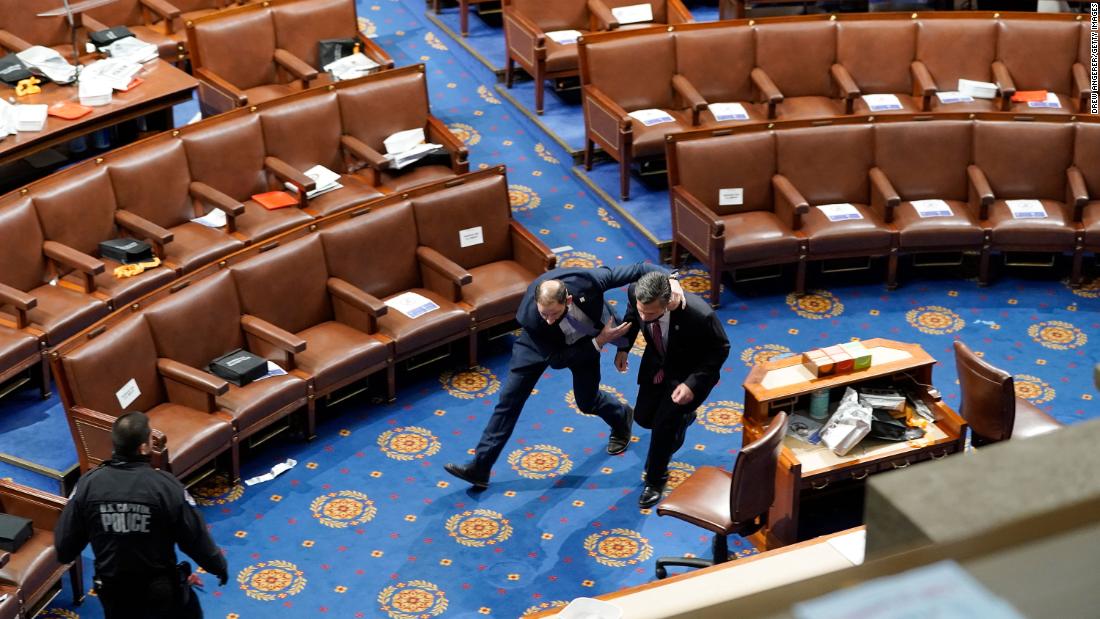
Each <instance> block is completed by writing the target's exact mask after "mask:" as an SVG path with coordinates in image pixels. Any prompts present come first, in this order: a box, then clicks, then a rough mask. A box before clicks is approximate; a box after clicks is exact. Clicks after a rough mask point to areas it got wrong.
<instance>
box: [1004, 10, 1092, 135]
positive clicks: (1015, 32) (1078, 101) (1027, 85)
mask: <svg viewBox="0 0 1100 619" xmlns="http://www.w3.org/2000/svg"><path fill="white" fill-rule="evenodd" d="M997 28H998V33H997V60H996V61H994V63H993V74H994V77H995V79H996V81H997V83H998V84H1000V86H1001V95H1002V96H1001V109H1002V110H1005V111H1013V112H1025V113H1029V114H1030V113H1037V112H1038V113H1055V114H1071V113H1073V112H1081V113H1087V112H1088V104H1087V95H1085V94H1084V93H1085V92H1086V91H1088V90H1089V82H1088V80H1087V79H1085V78H1087V77H1088V73H1087V71H1086V70H1085V66H1086V65H1082V64H1081V63H1080V62H1078V61H1077V48H1078V41H1077V37H1078V36H1080V35H1081V34H1086V33H1087V31H1085V32H1083V31H1082V30H1081V27H1080V26H1079V25H1078V24H1076V23H1074V22H1056V21H1049V22H1048V21H1038V20H1035V21H1024V20H1006V21H1001V22H998V23H997ZM1086 36H1087V34H1086ZM1017 90H1046V91H1047V92H1049V93H1054V94H1056V95H1058V100H1059V102H1060V103H1061V105H1062V107H1060V108H1043V107H1029V106H1028V104H1027V103H1023V102H1013V101H1012V100H1011V99H1012V95H1013V94H1014V93H1015V92H1016V91H1017Z"/></svg>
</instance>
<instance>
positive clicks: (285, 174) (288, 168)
mask: <svg viewBox="0 0 1100 619" xmlns="http://www.w3.org/2000/svg"><path fill="white" fill-rule="evenodd" d="M264 169H265V170H267V171H268V172H271V173H272V174H274V175H275V178H277V179H279V180H280V181H282V182H286V183H290V184H291V185H294V186H295V187H296V188H297V189H298V196H299V197H300V198H302V200H303V201H304V200H305V195H306V192H307V191H313V190H314V189H316V188H317V181H315V180H313V179H312V178H310V177H308V176H306V175H305V174H304V173H302V172H301V171H300V170H298V169H297V168H295V167H294V166H292V165H290V164H289V163H287V162H285V161H283V160H282V159H279V158H278V157H271V156H268V157H264Z"/></svg>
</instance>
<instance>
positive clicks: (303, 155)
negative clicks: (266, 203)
mask: <svg viewBox="0 0 1100 619" xmlns="http://www.w3.org/2000/svg"><path fill="white" fill-rule="evenodd" d="M423 70H424V68H423V66H422V65H418V66H414V67H405V68H402V69H397V70H393V71H387V72H384V73H379V74H376V75H371V76H367V77H364V78H360V79H357V80H352V81H347V82H341V83H339V84H335V85H329V86H325V87H320V88H315V89H311V90H309V91H305V92H302V93H299V94H296V95H293V96H291V97H288V98H285V99H282V100H279V101H273V102H271V103H269V104H264V105H260V106H253V107H251V108H248V109H241V110H238V111H235V112H231V113H228V114H224V115H222V116H219V117H218V118H214V119H210V120H207V121H203V122H199V123H196V124H193V125H190V126H187V127H184V128H182V129H179V130H175V131H172V132H170V133H164V134H161V135H158V136H155V137H153V138H150V139H147V140H143V141H140V142H137V143H135V144H132V145H130V146H127V147H124V148H120V149H117V150H115V151H112V152H111V153H109V154H107V155H104V156H103V157H99V158H97V159H95V160H90V161H87V162H84V163H82V164H79V165H76V166H73V167H71V168H68V169H66V170H63V171H60V172H58V173H56V174H54V175H52V176H49V177H47V178H45V179H43V180H41V181H38V182H35V183H33V184H31V185H28V186H27V187H25V188H23V189H20V190H18V191H15V192H12V193H10V194H8V195H6V196H3V197H0V380H6V379H7V378H9V377H11V376H13V375H14V374H15V373H18V372H20V371H22V370H23V369H25V368H26V367H29V366H30V365H33V364H34V363H35V362H36V361H37V360H36V359H35V356H36V355H38V356H41V353H42V351H44V350H45V348H46V347H47V346H55V345H56V344H58V343H59V342H61V341H63V340H64V339H66V338H68V337H70V336H71V335H72V334H74V333H76V332H78V331H80V330H82V329H84V328H85V327H87V326H88V325H90V324H92V323H93V322H95V321H96V320H98V319H99V318H102V317H103V316H104V315H106V314H107V313H108V312H109V311H111V310H112V309H114V308H117V307H123V306H125V305H126V304H127V303H130V302H131V301H133V300H134V299H137V298H139V297H141V296H143V295H145V294H147V293H148V292H150V291H152V290H154V289H156V288H159V287H160V286H162V285H164V284H166V283H169V282H171V281H174V280H175V279H176V278H178V277H180V276H181V275H183V274H185V273H189V272H191V271H194V270H195V269H198V268H200V267H201V266H202V265H205V264H208V263H211V262H214V261H217V260H219V259H221V258H222V257H224V256H225V255H227V254H229V253H231V252H233V251H236V250H238V249H240V248H242V247H245V246H246V245H249V244H252V243H257V242H261V241H263V240H265V239H268V238H270V237H272V236H274V235H276V234H279V233H282V232H285V231H287V230H290V229H292V228H295V227H298V226H301V225H303V224H308V223H310V222H312V221H314V220H315V219H316V218H318V217H322V216H325V215H329V214H332V213H337V212H340V211H342V210H346V209H349V208H352V207H355V206H357V205H360V204H363V203H364V202H367V201H369V200H372V199H374V198H377V197H378V196H380V195H382V194H383V193H389V192H392V191H394V190H401V189H403V188H405V187H410V186H415V185H419V184H423V183H426V182H431V181H432V180H435V179H439V178H449V177H453V176H454V175H455V174H458V173H463V172H465V171H466V170H467V169H468V164H467V161H466V156H467V153H466V148H465V146H463V145H462V143H461V142H460V141H459V140H458V138H456V137H455V136H454V135H452V134H451V133H450V131H448V130H447V128H446V127H445V126H444V125H443V123H442V122H441V121H439V120H438V119H436V118H435V117H434V116H432V115H431V114H430V112H429V108H428V93H427V82H426V79H425V76H424V73H423ZM416 127H421V128H424V130H425V133H426V135H427V136H428V138H429V139H430V140H431V141H433V142H436V143H439V144H443V145H444V146H445V147H446V149H447V151H448V155H447V156H446V157H445V158H444V159H443V160H440V158H439V157H433V158H429V159H426V160H423V161H422V162H420V163H419V164H418V165H414V166H410V167H408V168H405V169H404V170H394V169H391V168H390V166H389V162H388V161H387V160H386V159H385V158H384V157H383V156H382V155H381V154H379V151H383V150H384V147H383V143H382V142H383V140H384V139H385V138H386V137H387V136H389V135H391V134H393V133H395V132H397V131H401V130H405V129H411V128H416ZM317 164H321V165H324V166H325V167H327V168H329V169H331V170H333V171H335V172H338V173H341V177H340V183H341V184H342V185H343V188H341V189H338V190H336V191H332V192H329V193H325V194H323V195H320V196H317V197H315V198H314V199H305V198H302V199H301V200H300V201H299V204H298V206H296V207H290V208H284V209H280V210H274V211H269V210H267V209H265V208H264V207H262V206H261V205H259V204H258V203H256V202H255V201H253V200H251V198H250V196H252V195H255V194H259V193H261V192H266V191H269V190H272V189H284V188H285V187H284V183H289V184H290V185H291V186H294V187H297V188H300V189H303V190H305V189H312V188H313V187H314V181H313V180H312V179H310V178H309V177H307V176H305V175H304V174H303V171H304V170H307V169H309V168H311V167H312V166H314V165H317ZM299 195H303V196H304V195H305V191H301V192H300V193H299ZM216 209H220V210H221V211H222V212H224V213H225V215H226V221H227V223H226V225H225V226H223V227H221V228H209V227H206V226H203V225H200V224H197V223H194V222H192V221H191V220H192V219H193V218H195V217H198V216H202V215H206V214H208V213H210V212H212V211H214V210H216ZM122 236H132V237H135V238H139V239H144V240H147V241H149V242H150V243H151V244H152V245H153V246H154V249H155V253H156V255H157V256H158V257H160V259H161V260H162V261H163V265H162V267H160V268H157V269H154V270H152V271H149V272H147V273H143V274H142V275H139V276H137V277H131V278H128V279H116V278H115V277H114V276H113V274H112V272H113V270H114V268H115V267H117V266H118V263H116V262H112V261H110V260H104V259H100V258H98V257H97V254H98V246H99V243H100V242H101V241H104V240H108V239H112V238H117V237H122ZM53 284H56V285H53ZM28 364H29V365H28ZM44 372H45V370H44ZM43 389H44V390H46V389H48V387H46V383H44V385H43Z"/></svg>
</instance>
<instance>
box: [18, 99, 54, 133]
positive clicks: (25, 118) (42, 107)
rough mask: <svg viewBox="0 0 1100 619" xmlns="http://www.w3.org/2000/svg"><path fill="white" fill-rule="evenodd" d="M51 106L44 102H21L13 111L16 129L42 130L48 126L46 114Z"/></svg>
mask: <svg viewBox="0 0 1100 619" xmlns="http://www.w3.org/2000/svg"><path fill="white" fill-rule="evenodd" d="M48 113H49V106H48V105H46V104H44V103H42V104H37V105H27V104H24V103H21V104H19V105H17V106H15V109H14V110H13V111H12V120H13V121H14V122H15V130H16V131H41V130H42V129H44V128H45V127H46V115H47V114H48Z"/></svg>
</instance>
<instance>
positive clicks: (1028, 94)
mask: <svg viewBox="0 0 1100 619" xmlns="http://www.w3.org/2000/svg"><path fill="white" fill-rule="evenodd" d="M1012 100H1013V101H1015V102H1016V103H1026V102H1028V101H1046V100H1047V91H1045V90H1017V91H1016V94H1014V95H1012Z"/></svg>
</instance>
